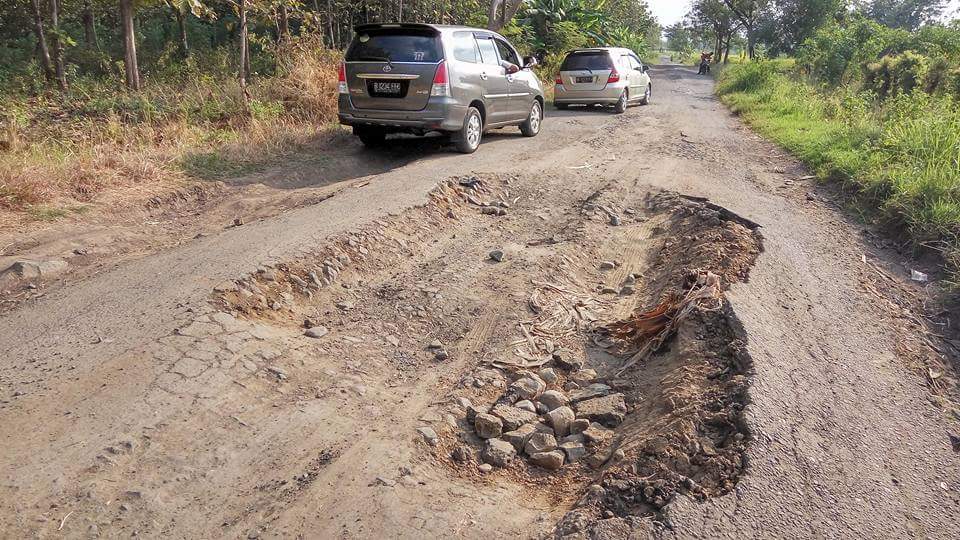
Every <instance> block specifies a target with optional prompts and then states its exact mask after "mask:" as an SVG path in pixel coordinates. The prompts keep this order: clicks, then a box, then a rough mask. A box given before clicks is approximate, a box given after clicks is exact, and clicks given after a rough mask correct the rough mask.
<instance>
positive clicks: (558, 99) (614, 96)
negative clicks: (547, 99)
mask: <svg viewBox="0 0 960 540" xmlns="http://www.w3.org/2000/svg"><path fill="white" fill-rule="evenodd" d="M624 88H626V86H623V85H615V84H608V85H607V86H606V87H605V88H604V89H603V90H581V91H573V90H567V89H566V88H565V87H564V86H557V87H556V88H555V89H554V94H553V102H554V103H563V104H568V105H574V104H591V103H605V104H611V105H612V104H615V103H616V102H617V100H619V99H620V94H622V93H623V89H624Z"/></svg>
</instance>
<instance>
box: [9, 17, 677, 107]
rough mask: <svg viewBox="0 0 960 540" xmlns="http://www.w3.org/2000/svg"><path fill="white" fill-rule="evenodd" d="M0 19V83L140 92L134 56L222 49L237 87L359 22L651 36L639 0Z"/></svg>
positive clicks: (338, 43)
mask: <svg viewBox="0 0 960 540" xmlns="http://www.w3.org/2000/svg"><path fill="white" fill-rule="evenodd" d="M0 19H2V20H3V21H4V22H5V23H8V24H4V25H3V26H2V27H0V82H2V80H3V78H4V77H7V78H9V77H11V76H13V75H16V74H22V73H24V72H25V71H29V69H31V68H33V69H36V70H37V72H38V73H40V74H42V77H43V78H44V80H45V81H47V83H48V85H50V86H55V87H58V88H60V89H61V90H66V89H67V88H68V87H69V86H70V83H71V79H72V78H74V77H75V76H77V75H91V74H93V75H96V74H100V75H106V74H116V75H118V76H122V79H123V81H124V82H125V84H126V86H127V87H128V88H130V89H132V90H138V89H140V88H141V86H142V84H143V79H142V77H143V71H144V65H146V66H147V67H148V71H149V67H150V66H154V65H158V64H160V63H168V64H169V63H177V62H180V63H186V62H193V65H197V66H203V64H204V61H205V59H206V55H208V54H209V53H211V52H213V51H217V50H229V51H232V55H233V56H232V57H233V58H234V60H232V62H233V63H234V64H235V67H236V75H237V77H238V78H239V81H240V82H241V85H245V84H246V82H247V81H248V79H249V78H250V76H251V73H254V72H260V71H264V70H269V69H270V68H269V66H267V65H266V64H267V63H268V62H269V58H270V57H271V56H272V55H276V53H277V51H281V50H282V49H283V47H284V44H285V43H287V42H288V41H290V40H293V39H296V38H298V37H301V36H312V37H314V38H315V39H320V40H322V43H323V45H324V46H325V47H327V48H330V49H343V48H345V47H346V46H347V45H348V44H349V42H350V40H351V38H352V32H353V27H354V26H355V25H357V24H362V23H377V22H397V21H402V22H429V23H439V24H463V25H470V26H485V27H487V28H490V29H493V30H497V31H501V32H503V33H504V34H505V35H507V36H508V37H509V38H510V39H511V40H513V41H514V42H515V43H516V44H517V45H518V46H519V47H520V48H522V49H527V50H526V51H524V52H538V51H539V52H542V53H544V54H547V53H550V52H553V50H554V49H557V48H561V49H562V48H565V47H573V46H584V45H606V44H609V45H623V46H632V47H633V48H638V49H642V48H646V47H647V45H648V44H659V40H660V27H659V25H658V24H657V22H656V19H655V18H654V17H653V15H652V13H651V12H650V9H649V7H648V5H647V2H646V0H0ZM638 52H642V51H638ZM258 66H259V68H262V69H259V68H258Z"/></svg>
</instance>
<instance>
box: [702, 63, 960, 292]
mask: <svg viewBox="0 0 960 540" xmlns="http://www.w3.org/2000/svg"><path fill="white" fill-rule="evenodd" d="M802 67H803V66H802V65H800V64H795V63H794V62H793V61H767V62H754V63H747V64H742V65H737V66H731V67H729V68H727V69H726V70H724V71H723V73H722V74H721V76H720V81H719V83H718V88H717V91H718V93H719V94H720V95H721V96H722V98H723V100H724V101H725V102H726V103H727V104H728V105H729V106H730V107H731V108H732V109H733V110H735V111H737V112H738V113H740V114H741V115H742V116H743V117H744V118H745V119H746V121H747V122H748V123H750V124H751V125H752V126H754V127H755V128H756V129H757V130H758V131H759V132H760V133H762V134H763V135H765V136H767V137H769V138H771V139H773V140H775V141H777V142H778V143H780V144H781V145H783V146H784V147H785V148H786V149H788V150H789V151H791V152H792V153H794V154H795V155H797V156H798V157H799V158H800V159H802V160H803V161H804V162H806V163H807V164H808V165H809V166H810V167H811V168H812V169H813V170H814V171H816V173H817V174H818V175H819V176H820V177H821V178H824V179H831V180H837V181H840V182H843V183H844V184H845V185H846V186H848V187H851V188H853V189H854V191H855V192H856V193H857V194H858V197H859V199H860V200H861V201H862V202H865V203H868V204H869V205H871V206H873V207H874V208H875V209H876V215H877V216H878V217H879V218H881V219H882V220H884V221H885V222H886V224H887V225H889V226H890V227H891V228H894V229H896V228H899V227H903V228H904V230H905V231H906V233H907V234H908V236H909V238H910V239H912V240H913V242H914V243H915V245H917V246H926V247H929V248H934V249H936V250H938V251H940V252H941V253H942V254H943V256H944V259H945V260H946V261H947V263H948V269H949V270H950V272H951V273H953V275H954V276H956V275H957V273H958V272H960V265H958V262H960V256H958V253H960V107H958V105H960V104H958V101H957V98H956V97H955V96H954V95H951V93H950V92H946V91H937V92H933V93H928V92H926V91H925V90H924V88H925V86H924V85H910V87H909V88H901V89H900V90H898V91H897V92H894V93H892V94H886V93H878V92H877V91H876V89H875V87H874V86H875V85H874V83H873V82H872V79H871V78H870V77H869V76H868V77H864V79H863V80H861V81H860V82H857V83H848V84H846V85H843V86H839V87H828V86H821V85H817V84H811V82H810V81H809V79H805V78H803V77H801V75H800V74H801V73H803V72H804V70H803V69H799V70H798V68H802ZM954 280H956V277H954Z"/></svg>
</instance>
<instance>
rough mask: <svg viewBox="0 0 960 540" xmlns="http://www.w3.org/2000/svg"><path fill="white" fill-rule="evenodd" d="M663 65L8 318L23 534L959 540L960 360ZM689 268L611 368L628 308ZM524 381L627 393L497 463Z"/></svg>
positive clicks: (6, 424) (908, 289) (7, 381)
mask: <svg viewBox="0 0 960 540" xmlns="http://www.w3.org/2000/svg"><path fill="white" fill-rule="evenodd" d="M652 73H653V77H654V80H655V81H656V82H655V87H654V100H653V105H651V106H649V107H637V108H632V109H630V110H629V111H628V113H627V114H626V115H623V116H614V115H611V114H609V113H607V112H600V111H585V110H571V111H565V112H562V113H561V112H553V113H551V114H550V117H549V118H548V119H547V122H546V123H545V124H544V131H543V133H542V134H541V136H540V137H538V138H536V139H524V138H521V137H519V135H518V134H514V133H513V132H512V130H505V131H504V132H502V133H496V134H493V135H491V136H490V137H489V138H488V140H487V141H486V142H485V143H484V145H483V146H482V148H481V149H480V151H479V152H478V153H477V154H475V155H473V156H469V157H463V156H460V155H456V154H453V153H448V152H444V151H442V150H441V149H439V148H438V147H437V145H436V143H434V142H430V141H427V142H424V141H404V142H403V143H402V145H403V147H404V148H409V149H410V150H411V151H415V152H417V155H419V156H421V157H420V158H419V159H417V160H414V161H412V162H410V163H404V164H402V165H397V166H396V167H395V168H393V169H391V170H386V171H384V172H383V173H382V174H375V175H371V176H369V177H365V178H361V179H358V180H360V181H353V180H351V182H352V184H350V185H349V186H347V187H343V188H342V189H339V190H338V191H337V192H336V195H335V196H333V197H332V198H329V199H327V200H324V201H322V202H319V203H317V204H314V205H309V206H305V207H303V208H299V209H296V210H292V211H289V212H286V213H283V214H281V215H279V216H277V217H274V218H271V219H267V220H263V221H259V222H255V223H249V224H246V225H243V226H240V227H235V228H230V229H227V230H225V231H223V232H219V233H217V234H213V235H210V236H206V237H201V238H198V239H196V240H193V241H191V242H189V243H186V244H184V245H181V246H179V247H176V248H171V249H168V250H166V251H163V252H160V253H157V254H155V255H151V256H148V257H144V258H141V259H139V260H134V261H129V262H125V263H124V264H122V265H120V266H118V267H117V268H115V269H111V270H108V271H104V272H102V273H99V274H96V275H93V276H90V277H86V278H84V279H83V280H81V281H79V282H77V283H73V284H70V285H68V286H64V287H61V288H59V289H57V290H54V291H52V292H51V293H49V294H47V295H46V296H44V297H42V298H40V299H37V300H35V301H32V302H30V303H28V304H25V305H22V306H20V307H19V308H17V309H15V310H13V311H11V312H10V313H8V314H6V315H4V316H3V318H2V319H0V348H2V351H3V353H2V354H0V357H2V358H3V361H2V362H0V430H2V433H0V441H2V442H0V495H2V497H0V530H2V531H4V533H3V535H2V536H4V537H30V536H36V537H60V536H66V537H71V538H79V537H95V536H98V535H99V536H105V537H120V536H124V537H129V536H131V535H139V536H145V537H177V538H208V537H232V538H238V537H239V538H258V537H260V538H278V537H303V538H368V537H377V538H382V537H402V538H411V537H420V538H422V537H428V538H432V537H467V538H479V537H541V536H557V537H564V536H569V537H570V538H621V537H628V536H630V535H635V537H641V538H642V537H645V536H647V535H649V536H657V537H674V536H675V537H680V538H694V537H710V538H715V537H729V538H747V537H749V538H759V537H764V538H769V537H778V538H809V537H830V538H833V537H869V538H881V537H884V538H888V537H911V538H913V537H916V538H955V537H956V535H957V530H956V523H958V522H960V467H958V457H957V454H956V453H955V452H954V450H953V449H952V448H951V443H950V440H949V438H948V436H947V432H948V431H950V430H951V429H954V428H952V426H953V424H952V423H951V422H953V421H954V420H955V419H954V420H951V418H950V417H949V414H948V413H947V412H946V411H947V410H949V407H950V405H949V401H947V400H945V399H944V398H943V397H942V396H943V395H945V394H946V393H949V392H950V388H951V387H950V385H949V384H947V383H948V381H950V380H952V377H953V371H952V370H949V369H945V368H944V367H943V366H942V365H941V364H942V363H944V359H943V358H941V357H940V356H939V354H937V353H936V352H935V348H939V349H940V350H941V351H944V350H947V349H945V348H944V347H943V345H940V344H938V343H937V342H932V341H930V339H931V338H929V336H927V335H925V334H922V333H920V332H919V331H918V324H919V323H920V322H922V321H921V320H920V319H919V315H920V313H919V312H917V311H915V310H916V309H917V307H916V306H915V305H914V304H913V299H914V298H915V296H916V291H915V290H914V289H913V288H912V286H911V285H909V284H907V283H906V282H905V279H903V278H901V277H898V276H902V275H904V273H905V269H904V268H901V267H898V266H897V265H896V264H894V262H893V261H898V260H899V257H898V256H895V255H893V254H891V253H887V252H883V251H881V250H878V249H877V248H876V247H874V246H873V245H872V244H871V243H870V242H869V237H867V238H865V237H864V236H863V234H862V232H861V231H860V230H859V228H858V227H856V226H855V225H852V224H850V223H848V222H847V221H846V220H845V219H844V218H843V216H842V214H841V213H840V212H839V211H838V210H836V209H835V208H834V207H833V206H831V205H830V204H828V203H827V202H824V200H822V198H823V197H822V196H821V195H819V194H817V190H816V189H815V188H814V187H813V186H811V185H810V184H809V183H808V182H807V181H804V180H801V179H800V178H802V177H803V176H804V175H805V172H804V171H803V170H802V168H801V167H799V166H798V165H797V164H796V163H795V162H794V161H793V160H791V159H790V158H788V157H786V156H785V155H784V154H783V153H782V152H781V151H779V150H777V149H776V148H775V147H773V146H772V145H770V144H768V143H765V142H764V141H762V140H760V139H759V138H757V137H756V136H754V135H752V134H751V133H750V132H749V131H748V130H746V129H745V128H744V127H743V126H742V125H741V124H740V122H739V121H738V120H736V119H735V118H733V117H732V116H731V115H730V114H729V113H728V112H727V111H726V110H725V109H724V108H723V107H722V106H721V105H720V104H719V103H718V102H717V101H716V100H715V98H714V97H713V96H712V93H711V90H712V88H711V83H710V82H709V81H708V80H706V79H701V78H697V77H696V76H695V74H694V72H693V71H692V70H691V69H688V68H681V67H662V68H656V69H654V70H653V71H652ZM357 152H359V150H357ZM384 168H386V167H384ZM276 177H277V173H274V175H273V176H272V178H276ZM306 178H309V174H307V175H306ZM297 182H298V183H302V182H303V179H302V178H301V179H299V180H297ZM678 195H686V196H692V197H705V198H709V199H710V201H712V203H715V204H716V205H719V207H716V206H711V205H705V204H703V203H701V202H698V201H691V200H689V199H684V198H681V197H679V196H678ZM754 224H758V225H759V226H760V227H761V228H760V229H757V228H756V227H755V226H754ZM494 251H497V252H500V253H496V254H494V253H492V252H494ZM492 255H496V257H492ZM501 256H502V257H501ZM494 258H497V259H499V258H502V262H497V261H496V260H494ZM607 261H609V262H610V263H611V264H608V265H603V263H604V262H607ZM712 276H719V282H714V281H711V280H712V279H713V278H712ZM698 280H699V281H698ZM691 291H699V292H701V293H709V294H705V296H704V298H705V299H704V300H699V301H698V304H697V306H698V309H696V310H694V311H693V312H692V314H691V315H690V316H688V317H686V318H683V319H682V320H680V322H679V323H678V327H677V329H676V336H675V337H674V338H673V339H671V340H670V341H668V342H667V344H666V346H665V347H663V348H662V349H661V350H659V351H658V352H657V353H655V354H653V355H651V356H649V357H645V358H644V359H643V360H642V361H641V362H638V363H637V364H635V365H633V366H632V367H630V368H629V369H627V370H626V371H624V372H623V373H619V372H620V371H621V369H620V368H621V366H622V365H623V364H624V362H625V361H626V360H627V359H628V358H629V357H630V353H631V352H633V351H631V350H629V349H630V347H629V345H628V344H623V343H619V342H617V341H616V340H615V339H614V338H616V337H617V335H616V333H615V332H613V333H611V332H612V330H611V329H613V328H616V325H615V324H614V323H616V322H617V321H624V320H627V321H629V320H631V319H630V317H631V315H632V314H633V315H637V314H639V313H641V312H644V311H645V310H647V309H649V308H653V307H656V306H657V304H659V303H660V302H661V300H663V299H664V298H669V297H670V294H671V293H680V294H689V293H690V292H691ZM720 294H722V295H723V298H722V299H721V300H720V301H719V302H717V296H718V295H720ZM910 310H914V311H910ZM305 327H313V328H314V330H315V331H314V332H313V334H314V336H316V337H310V336H307V335H305V333H304V330H305ZM620 328H624V327H620ZM931 345H932V346H933V347H934V348H931ZM571 358H573V360H574V363H578V362H579V361H584V362H585V365H584V366H583V368H584V369H580V370H577V369H576V368H575V367H574V368H570V366H569V363H568V362H569V361H570V359H571ZM543 362H547V364H546V365H547V366H548V367H549V366H552V367H553V371H551V372H540V369H541V367H542V366H541V365H540V364H541V363H543ZM518 365H519V366H520V367H518ZM521 367H525V368H526V370H524V369H521ZM591 369H592V370H594V371H595V372H596V373H595V374H594V373H592V372H591V371H590V370H591ZM529 372H533V373H538V372H539V377H540V378H542V379H544V382H545V383H546V384H548V385H549V386H550V387H551V388H552V389H554V390H555V391H556V392H563V393H564V395H565V397H564V399H570V400H573V401H576V403H575V404H574V405H573V408H574V409H575V410H576V414H577V415H579V416H589V415H590V414H593V413H591V412H589V411H588V406H587V405H585V403H587V402H589V401H590V400H588V399H585V398H584V395H583V392H599V393H598V394H597V395H602V396H603V397H601V398H600V399H606V400H609V399H612V398H613V397H615V396H621V397H622V398H623V400H624V401H623V403H624V405H625V407H623V408H620V407H619V405H616V406H614V407H613V409H611V410H609V411H602V412H601V413H597V414H596V415H595V416H593V417H592V418H594V419H596V420H597V421H598V422H599V423H606V424H608V425H609V426H610V427H613V428H614V429H613V431H610V432H607V431H606V430H603V429H602V428H600V427H599V424H598V425H597V426H593V427H595V428H596V430H597V431H596V432H591V437H590V438H588V441H589V442H590V443H591V444H588V445H587V450H588V451H589V452H590V456H589V457H587V458H584V459H583V460H582V461H579V462H577V463H573V464H567V465H565V466H564V467H563V468H562V469H560V470H559V471H554V472H548V471H546V470H545V469H543V468H541V467H536V466H533V465H532V464H531V463H530V462H529V461H528V460H527V459H525V458H521V457H516V458H515V459H514V460H513V461H512V463H511V464H510V465H509V466H508V467H506V468H500V467H493V468H492V470H490V471H487V470H486V469H487V467H481V466H480V463H482V461H484V460H487V461H490V459H488V457H487V456H488V454H489V453H484V452H483V449H484V448H485V445H486V444H489V443H484V442H482V441H481V440H480V439H478V438H477V436H476V434H475V433H474V423H473V422H471V421H468V420H467V416H471V417H472V416H473V415H474V414H478V413H479V414H483V413H485V412H486V410H487V408H488V407H489V406H490V405H492V404H494V403H495V402H497V403H501V404H507V405H510V404H512V403H513V402H514V401H515V400H516V396H514V397H513V398H512V399H510V394H511V392H514V393H516V392H517V391H518V390H517V388H518V387H517V386H515V383H514V381H515V380H517V379H518V378H521V379H522V378H523V373H529ZM924 374H926V377H925V375H924ZM554 377H555V379H554ZM526 380H539V379H533V378H530V377H527V379H526ZM600 383H602V384H600ZM538 384H539V383H538ZM591 384H593V385H594V386H590V385H591ZM598 384H599V386H597V385H598ZM521 386H522V384H521ZM508 387H510V388H513V390H512V391H508V390H507V388H508ZM541 390H542V389H541ZM537 394H538V395H539V392H537ZM577 396H579V397H577ZM531 397H533V396H531ZM462 398H466V399H467V400H469V401H470V404H471V407H469V408H467V407H464V406H465V405H466V402H464V401H463V399H462ZM538 399H540V400H541V401H540V403H543V401H545V399H546V398H545V397H542V398H538ZM617 399H620V398H617ZM534 401H535V400H534ZM531 406H534V405H531ZM468 409H473V410H468ZM618 411H619V412H618ZM530 414H533V416H536V413H530ZM611 414H612V415H613V416H610V415H611ZM499 421H500V420H498V422H499ZM544 421H545V422H548V423H551V425H552V426H553V430H554V431H556V435H557V436H558V438H559V437H560V435H562V433H560V432H559V431H560V428H559V427H558V425H557V423H556V420H554V419H553V418H550V419H546V418H544ZM427 428H429V429H427ZM601 431H602V437H601V436H599V435H598V436H597V440H596V441H594V440H593V438H592V436H593V435H595V434H596V433H597V432H601ZM601 439H602V440H601ZM521 446H522V445H521ZM561 456H563V454H561ZM566 459H567V460H569V459H570V454H567V457H566Z"/></svg>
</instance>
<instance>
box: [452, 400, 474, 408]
mask: <svg viewBox="0 0 960 540" xmlns="http://www.w3.org/2000/svg"><path fill="white" fill-rule="evenodd" d="M456 403H457V407H460V408H461V409H463V410H467V409H469V408H470V407H472V406H473V403H470V400H469V399H467V398H465V397H458V398H457V399H456Z"/></svg>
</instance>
